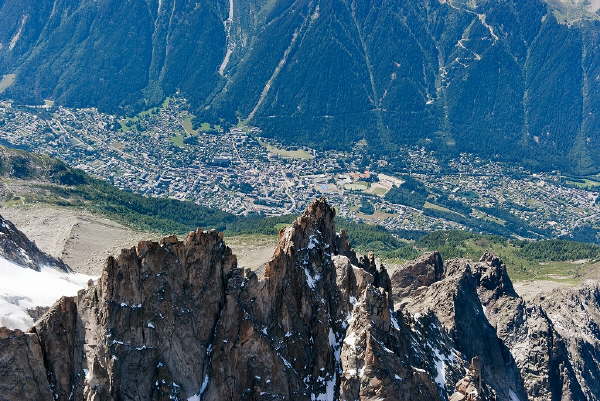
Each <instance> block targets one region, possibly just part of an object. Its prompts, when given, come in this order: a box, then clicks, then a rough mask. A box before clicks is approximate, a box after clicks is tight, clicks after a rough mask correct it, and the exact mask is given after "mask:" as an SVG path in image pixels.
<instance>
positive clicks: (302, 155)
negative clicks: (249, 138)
mask: <svg viewBox="0 0 600 401" xmlns="http://www.w3.org/2000/svg"><path fill="white" fill-rule="evenodd" d="M257 141H258V143H260V144H261V146H263V147H264V148H265V149H266V150H267V152H269V153H272V154H274V155H277V156H280V157H283V158H284V159H301V160H309V159H314V156H313V155H312V154H310V153H309V152H308V151H306V150H304V149H298V150H287V149H282V148H278V147H276V146H273V145H270V144H268V143H266V142H264V141H261V140H260V139H257Z"/></svg>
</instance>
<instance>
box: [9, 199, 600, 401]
mask: <svg viewBox="0 0 600 401" xmlns="http://www.w3.org/2000/svg"><path fill="white" fill-rule="evenodd" d="M334 216H335V211H334V210H333V208H331V207H330V206H329V205H328V204H327V203H326V202H325V201H324V200H317V201H315V202H314V203H313V204H312V205H311V206H310V207H309V208H308V209H307V211H306V212H305V213H304V215H302V216H301V217H299V218H298V219H297V220H296V221H295V222H294V223H293V225H292V226H290V227H288V228H286V229H284V230H282V231H281V233H280V238H279V244H278V246H277V248H276V250H275V253H274V256H273V258H272V259H271V261H270V262H268V263H267V265H266V267H265V271H264V274H263V275H262V276H261V277H258V276H257V275H256V274H255V273H254V272H252V271H250V270H247V269H241V268H239V267H238V266H237V261H236V258H235V256H234V255H233V254H232V252H231V250H230V249H229V248H228V247H227V246H226V245H225V244H224V242H223V237H222V235H220V234H219V233H218V232H216V231H208V232H207V231H201V230H197V231H195V232H192V233H190V234H188V235H187V236H186V237H185V238H184V239H183V240H181V241H180V240H178V239H177V238H175V237H166V238H164V239H163V240H161V241H160V242H159V243H158V242H141V243H139V245H138V246H137V247H135V248H132V249H127V250H123V252H122V253H121V254H120V255H119V256H118V257H116V258H113V257H111V258H109V259H108V261H107V264H106V267H105V269H104V272H103V274H102V276H101V278H100V279H99V281H98V282H97V284H95V285H91V286H90V287H88V288H87V289H85V290H82V291H80V293H79V294H78V296H77V297H64V298H62V299H61V300H60V301H58V302H57V303H56V304H55V305H54V306H53V307H52V309H51V310H50V311H49V312H48V313H47V314H46V315H44V316H43V317H42V318H41V319H40V320H39V321H38V322H36V324H35V325H34V327H33V328H32V329H31V330H29V331H28V332H22V331H18V330H7V329H0V377H2V379H1V380H0V394H2V395H3V397H4V398H5V399H7V400H11V401H12V400H50V399H55V400H125V399H127V400H191V401H196V400H265V401H266V400H311V401H312V400H331V401H332V400H415V401H420V400H423V401H425V400H452V401H461V400H469V401H475V400H507V401H516V400H521V401H524V400H596V399H598V397H600V392H599V391H598V389H597V388H596V387H595V386H596V381H595V379H594V378H595V372H596V371H597V370H598V366H600V365H599V364H598V362H597V359H596V356H597V355H599V354H598V339H599V338H600V333H599V332H598V331H597V330H595V329H594V328H595V327H597V326H596V325H597V323H598V320H596V317H597V316H598V315H597V314H596V313H597V312H598V311H600V307H599V305H600V297H599V296H598V294H599V292H600V291H599V290H598V289H597V287H596V289H593V288H590V289H582V290H580V292H575V293H571V294H567V295H565V294H561V293H557V294H556V297H553V299H552V301H553V302H557V303H558V304H559V305H556V304H553V303H552V302H551V301H548V300H546V302H544V300H539V303H536V304H533V303H531V304H530V303H526V302H525V301H523V300H522V299H521V298H520V297H519V296H518V295H517V294H516V292H515V291H514V289H513V287H512V284H511V282H510V279H509V278H508V275H507V273H506V268H505V266H504V265H503V264H502V262H501V261H500V260H499V259H498V258H497V257H495V256H494V255H492V254H486V255H484V256H483V257H482V258H481V260H480V261H479V262H472V261H468V260H461V259H455V260H450V261H447V262H445V263H444V262H443V261H442V260H441V257H440V255H439V254H437V253H430V254H427V255H423V256H422V257H421V258H419V259H418V260H415V261H413V262H409V263H407V264H406V265H404V266H403V267H402V268H400V269H399V270H398V271H396V272H394V274H393V275H391V277H390V275H389V274H388V272H387V271H386V269H385V267H383V266H381V265H378V264H377V263H376V261H375V258H374V257H373V256H372V255H368V256H358V255H356V254H355V253H354V252H353V251H352V250H351V249H350V246H349V241H348V238H347V236H346V235H345V233H343V232H342V233H336V230H335V225H334V221H333V220H334ZM562 298H564V299H570V300H571V301H570V302H568V303H564V302H560V301H559V299H562ZM580 308H585V310H586V311H590V312H593V311H596V312H595V313H589V314H582V313H574V312H575V311H577V310H578V309H580ZM586 316H587V317H588V320H585V319H586ZM565 319H573V320H572V321H573V322H575V324H578V325H579V324H580V323H581V322H583V321H585V323H586V326H585V327H586V329H585V330H582V331H581V332H579V331H577V330H573V329H572V327H571V326H570V325H569V323H568V322H567V321H566V320H565ZM577 319H583V320H577ZM594 369H595V370H594Z"/></svg>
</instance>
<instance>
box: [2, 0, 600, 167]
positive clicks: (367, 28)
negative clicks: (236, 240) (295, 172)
mask: <svg viewBox="0 0 600 401" xmlns="http://www.w3.org/2000/svg"><path fill="white" fill-rule="evenodd" d="M599 27H600V22H598V14H597V7H596V5H595V3H588V2H559V1H552V2H551V4H550V5H549V4H547V3H544V2H542V1H541V0H531V1H518V0H494V1H491V0H489V1H468V2H467V1H462V0H452V1H449V0H448V1H438V0H424V1H421V2H414V1H405V0H401V1H396V0H393V1H392V0H386V1H381V0H377V1H375V0H361V1H356V0H275V1H274V0H252V1H250V0H207V1H203V2H197V1H191V0H119V1H117V0H100V1H96V0H77V1H67V0H35V1H34V0H0V74H2V76H3V78H2V80H1V83H0V93H1V96H2V97H5V98H12V99H16V100H18V101H21V102H26V103H36V102H42V101H43V100H44V99H51V100H54V101H56V102H57V103H58V104H65V105H70V106H81V107H83V106H85V107H87V106H97V107H99V108H100V109H102V110H105V111H110V112H119V113H127V112H133V111H135V110H140V109H144V108H147V107H149V106H151V105H154V104H157V103H159V102H160V101H161V100H162V99H163V98H164V97H166V96H168V95H170V94H173V93H175V92H177V91H180V93H181V94H183V96H185V97H187V98H188V99H189V100H190V102H191V104H192V105H193V107H194V110H195V113H196V115H197V117H198V122H200V121H209V122H219V123H221V124H225V125H227V124H238V123H241V124H250V125H253V126H257V127H259V128H261V129H262V130H263V133H264V135H267V136H272V137H277V138H278V139H280V140H284V141H286V142H288V143H301V144H305V145H311V146H316V147H321V148H322V147H342V146H348V145H351V144H352V143H354V142H356V141H358V140H360V139H366V140H367V142H368V143H369V144H370V145H371V149H372V151H374V152H381V153H386V152H387V153H390V152H391V151H393V150H394V149H395V147H396V146H397V145H399V144H406V143H410V144H415V143H416V144H423V145H427V146H431V147H434V148H437V149H439V150H441V151H443V152H454V151H468V152H474V153H478V154H482V155H484V156H487V157H498V158H501V159H509V160H517V161H519V162H524V163H526V164H529V165H531V166H534V167H539V168H544V169H546V168H560V169H564V170H569V171H571V172H573V173H580V174H583V173H590V172H595V171H598V169H599V168H600V154H599V153H598V152H593V151H592V150H593V149H597V148H599V147H600V135H599V132H600V120H599V119H600V117H599V116H598V114H597V113H593V111H594V110H596V109H597V108H598V106H599V104H600V94H599V93H600V90H599V89H600V80H598V78H597V77H598V76H599V74H600V63H599V56H600V52H599V50H598V49H600V46H599V35H598V34H599V32H600V30H599Z"/></svg>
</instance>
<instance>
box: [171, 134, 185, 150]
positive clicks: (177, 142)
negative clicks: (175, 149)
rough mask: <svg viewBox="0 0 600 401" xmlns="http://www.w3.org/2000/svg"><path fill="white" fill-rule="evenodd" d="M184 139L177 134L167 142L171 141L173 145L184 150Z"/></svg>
mask: <svg viewBox="0 0 600 401" xmlns="http://www.w3.org/2000/svg"><path fill="white" fill-rule="evenodd" d="M184 139H185V136H183V135H180V134H177V135H175V136H172V137H171V138H169V141H171V142H172V143H173V144H174V145H176V146H179V147H180V148H184V147H185V143H183V140H184Z"/></svg>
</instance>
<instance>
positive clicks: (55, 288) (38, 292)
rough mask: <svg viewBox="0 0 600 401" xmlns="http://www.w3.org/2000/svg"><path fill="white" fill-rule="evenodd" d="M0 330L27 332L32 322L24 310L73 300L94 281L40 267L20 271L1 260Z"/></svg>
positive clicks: (15, 265)
mask: <svg viewBox="0 0 600 401" xmlns="http://www.w3.org/2000/svg"><path fill="white" fill-rule="evenodd" d="M0 277H1V279H0V326H5V327H8V328H9V329H20V330H27V329H29V328H30V327H31V326H32V325H33V319H32V318H31V317H30V316H29V315H28V314H27V309H31V308H35V307H37V306H52V304H54V302H56V301H57V300H58V299H59V298H60V297H62V296H74V295H77V292H78V291H79V290H80V289H82V288H86V287H87V283H88V281H89V280H90V279H95V278H96V277H92V276H88V275H85V274H79V273H66V272H62V271H59V270H56V269H53V268H51V267H47V266H42V267H41V268H40V271H39V272H38V271H35V270H33V269H27V268H24V267H21V266H19V265H17V264H15V263H13V262H10V261H8V260H6V259H5V258H3V257H0Z"/></svg>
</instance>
